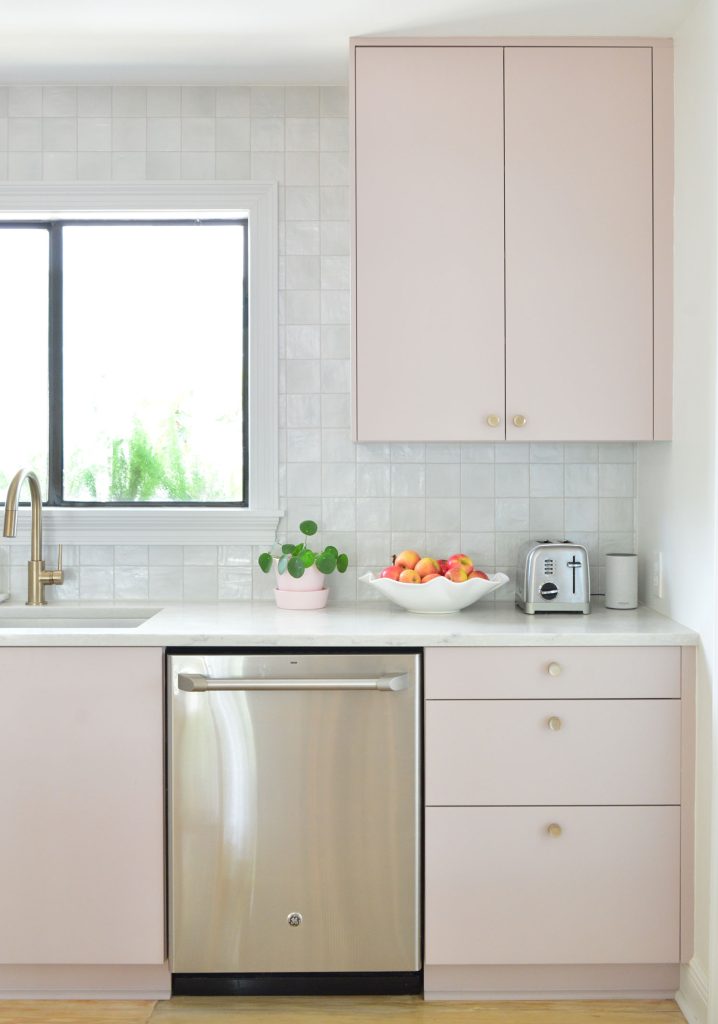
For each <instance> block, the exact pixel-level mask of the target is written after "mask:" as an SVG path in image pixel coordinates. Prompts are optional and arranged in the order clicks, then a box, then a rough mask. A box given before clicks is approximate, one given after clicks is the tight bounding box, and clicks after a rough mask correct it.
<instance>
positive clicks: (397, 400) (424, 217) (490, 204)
mask: <svg viewBox="0 0 718 1024" xmlns="http://www.w3.org/2000/svg"><path fill="white" fill-rule="evenodd" d="M354 102H355V106H354V112H353V113H354V133H353V143H354V168H353V169H354V173H355V204H356V208H355V214H356V220H355V265H354V275H355V276H354V345H355V348H354V356H355V358H354V375H355V378H354V386H355V397H356V407H355V433H356V436H357V439H358V440H360V441H391V440H396V441H425V440H434V441H457V440H471V439H474V438H485V439H488V440H498V439H500V438H503V437H504V294H503V272H504V268H503V259H504V228H503V216H504V210H503V205H504V201H503V50H502V48H501V47H500V46H496V47H475V46H461V47H451V46H417V47H411V46H401V45H400V46H386V45H384V46H371V45H362V46H361V47H357V49H356V58H355V81H354ZM490 417H498V418H499V422H498V424H497V425H496V426H493V427H492V426H490V425H489V423H488V420H489V418H490ZM492 422H495V421H494V420H492Z"/></svg>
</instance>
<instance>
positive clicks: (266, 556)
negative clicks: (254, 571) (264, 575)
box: [257, 551, 272, 572]
mask: <svg viewBox="0 0 718 1024" xmlns="http://www.w3.org/2000/svg"><path fill="white" fill-rule="evenodd" d="M257 561H258V562H259V568H260V569H261V570H262V572H269V570H270V569H271V568H272V556H271V555H270V553H269V552H268V551H263V552H262V554H261V555H260V556H259V558H258V559H257Z"/></svg>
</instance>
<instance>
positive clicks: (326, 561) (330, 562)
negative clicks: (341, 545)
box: [314, 551, 337, 576]
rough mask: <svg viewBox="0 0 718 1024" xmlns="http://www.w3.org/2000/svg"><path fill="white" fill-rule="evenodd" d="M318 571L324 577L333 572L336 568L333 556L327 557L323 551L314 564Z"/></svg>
mask: <svg viewBox="0 0 718 1024" xmlns="http://www.w3.org/2000/svg"><path fill="white" fill-rule="evenodd" d="M314 564H315V565H316V567H317V569H319V572H323V573H324V575H325V576H328V575H329V573H330V572H334V570H335V569H336V567H337V560H336V558H335V557H334V555H328V554H327V553H326V551H323V552H322V553H321V555H319V557H318V558H317V560H316V562H315V563H314Z"/></svg>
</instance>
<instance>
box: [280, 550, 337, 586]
mask: <svg viewBox="0 0 718 1024" xmlns="http://www.w3.org/2000/svg"><path fill="white" fill-rule="evenodd" d="M277 561H278V559H276V558H275V560H274V574H275V576H276V579H277V590H293V591H297V592H307V591H316V590H326V589H327V588H326V587H325V585H324V584H325V581H326V576H325V575H324V573H322V572H319V569H317V567H316V566H315V565H310V566H309V568H308V569H305V570H304V575H303V576H302V577H301V578H300V579H298V580H295V578H294V577H293V576H290V575H289V573H288V572H282V573H279V572H277Z"/></svg>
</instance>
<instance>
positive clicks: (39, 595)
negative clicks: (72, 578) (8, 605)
mask: <svg viewBox="0 0 718 1024" xmlns="http://www.w3.org/2000/svg"><path fill="white" fill-rule="evenodd" d="M25 480H27V482H28V484H29V486H30V505H31V509H32V523H31V526H30V561H29V562H28V563H27V604H29V605H42V604H47V602H46V601H45V587H50V586H56V587H59V586H61V585H62V584H63V583H64V581H65V577H64V574H63V571H62V547H60V548H59V549H58V555H57V560H58V565H57V569H46V568H45V563H44V561H43V558H42V491H41V490H40V481H39V480H38V478H37V476H36V474H35V473H33V471H32V470H31V469H21V470H20V471H19V472H18V473H16V474H15V476H14V477H13V478H12V480H11V481H10V486H9V487H8V489H7V498H6V499H5V521H4V523H3V531H2V532H3V536H4V537H14V536H15V531H16V529H17V502H18V496H19V494H20V488H21V487H22V485H23V483H24V482H25Z"/></svg>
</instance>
